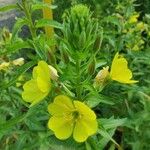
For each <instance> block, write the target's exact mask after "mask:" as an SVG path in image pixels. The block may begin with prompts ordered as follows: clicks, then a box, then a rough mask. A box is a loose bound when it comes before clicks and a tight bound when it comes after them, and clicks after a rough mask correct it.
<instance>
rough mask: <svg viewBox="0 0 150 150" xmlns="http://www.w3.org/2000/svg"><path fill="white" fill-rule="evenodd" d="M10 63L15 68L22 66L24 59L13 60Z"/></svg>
mask: <svg viewBox="0 0 150 150" xmlns="http://www.w3.org/2000/svg"><path fill="white" fill-rule="evenodd" d="M12 63H13V65H15V66H22V65H23V64H24V58H18V59H15V60H14V61H13V62H12Z"/></svg>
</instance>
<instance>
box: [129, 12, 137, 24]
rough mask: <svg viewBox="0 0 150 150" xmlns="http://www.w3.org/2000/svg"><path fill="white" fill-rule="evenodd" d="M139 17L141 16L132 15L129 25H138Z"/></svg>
mask: <svg viewBox="0 0 150 150" xmlns="http://www.w3.org/2000/svg"><path fill="white" fill-rule="evenodd" d="M138 17H139V14H136V15H132V16H131V17H130V18H129V23H136V22H137V21H138Z"/></svg>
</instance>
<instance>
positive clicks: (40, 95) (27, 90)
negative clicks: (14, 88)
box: [22, 61, 51, 106]
mask: <svg viewBox="0 0 150 150" xmlns="http://www.w3.org/2000/svg"><path fill="white" fill-rule="evenodd" d="M32 76H33V78H32V79H31V80H29V81H27V82H26V83H25V84H24V85H23V89H24V91H23V93H22V98H23V99H24V101H26V102H29V103H31V106H33V105H35V104H37V103H39V102H40V101H41V100H42V99H44V98H45V97H46V96H47V95H48V93H49V91H50V89H51V82H50V71H49V67H48V64H47V63H46V62H45V61H39V63H38V66H36V67H34V68H33V73H32Z"/></svg>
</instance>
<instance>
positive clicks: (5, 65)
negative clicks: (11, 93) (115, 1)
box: [0, 62, 10, 70]
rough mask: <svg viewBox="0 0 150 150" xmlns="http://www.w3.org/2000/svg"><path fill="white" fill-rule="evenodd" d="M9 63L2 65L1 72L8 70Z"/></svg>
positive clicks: (0, 65)
mask: <svg viewBox="0 0 150 150" xmlns="http://www.w3.org/2000/svg"><path fill="white" fill-rule="evenodd" d="M9 65H10V63H9V62H3V63H1V64H0V70H6V69H7V68H8V67H9Z"/></svg>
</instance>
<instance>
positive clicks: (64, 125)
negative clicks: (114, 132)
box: [48, 95, 98, 142]
mask: <svg viewBox="0 0 150 150" xmlns="http://www.w3.org/2000/svg"><path fill="white" fill-rule="evenodd" d="M48 111H49V113H50V114H51V115H52V117H51V118H50V119H49V122H48V127H49V129H51V130H52V131H53V132H54V134H55V136H56V137H57V138H58V139H62V140H63V139H67V138H69V137H70V136H71V135H72V134H73V138H74V139H75V140H76V141H77V142H84V141H86V139H87V138H88V137H89V136H91V135H93V134H95V133H96V131H97V128H98V124H97V120H96V115H95V113H94V111H92V110H91V109H90V108H89V107H88V106H86V105H85V104H84V103H82V102H80V101H72V100H71V99H70V98H69V97H67V96H65V95H59V96H57V97H55V99H54V102H53V103H51V104H49V106H48Z"/></svg>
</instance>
